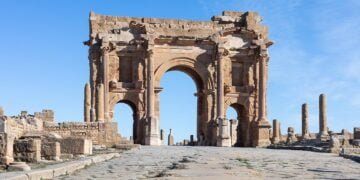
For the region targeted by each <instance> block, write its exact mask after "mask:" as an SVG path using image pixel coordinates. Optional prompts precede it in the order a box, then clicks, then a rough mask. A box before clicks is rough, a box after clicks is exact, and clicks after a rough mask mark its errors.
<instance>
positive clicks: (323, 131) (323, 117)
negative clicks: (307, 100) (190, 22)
mask: <svg viewBox="0 0 360 180" xmlns="http://www.w3.org/2000/svg"><path fill="white" fill-rule="evenodd" d="M319 120H320V121H319V123H320V124H319V128H320V129H319V133H320V135H328V130H327V114H326V96H325V94H321V95H320V97H319Z"/></svg>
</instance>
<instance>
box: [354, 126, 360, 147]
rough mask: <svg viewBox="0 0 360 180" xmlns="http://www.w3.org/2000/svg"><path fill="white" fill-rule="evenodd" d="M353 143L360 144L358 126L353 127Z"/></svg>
mask: <svg viewBox="0 0 360 180" xmlns="http://www.w3.org/2000/svg"><path fill="white" fill-rule="evenodd" d="M353 145H355V146H360V127H354V139H353Z"/></svg>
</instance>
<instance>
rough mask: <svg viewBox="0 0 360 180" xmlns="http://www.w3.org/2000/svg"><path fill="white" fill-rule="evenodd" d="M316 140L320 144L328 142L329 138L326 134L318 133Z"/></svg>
mask: <svg viewBox="0 0 360 180" xmlns="http://www.w3.org/2000/svg"><path fill="white" fill-rule="evenodd" d="M317 139H318V141H320V142H326V141H329V140H330V136H329V134H326V133H320V134H318V136H317Z"/></svg>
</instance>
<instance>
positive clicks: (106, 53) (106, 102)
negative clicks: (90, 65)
mask: <svg viewBox="0 0 360 180" xmlns="http://www.w3.org/2000/svg"><path fill="white" fill-rule="evenodd" d="M109 52H110V47H109V46H104V47H102V61H103V62H102V65H103V66H102V68H103V84H104V120H105V121H110V116H109V79H108V76H109V72H108V69H109Z"/></svg>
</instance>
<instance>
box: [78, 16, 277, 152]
mask: <svg viewBox="0 0 360 180" xmlns="http://www.w3.org/2000/svg"><path fill="white" fill-rule="evenodd" d="M260 22H261V17H260V16H259V15H258V14H257V13H256V12H230V11H224V12H223V14H222V15H221V16H214V17H212V19H211V21H189V20H175V19H159V18H133V17H117V16H103V15H98V14H95V13H93V12H91V13H90V37H89V40H88V41H86V42H85V44H86V45H88V46H89V65H90V84H89V85H88V86H87V87H88V88H89V89H88V90H86V91H85V97H86V98H87V99H86V100H85V121H87V122H93V121H102V122H110V121H111V120H112V114H113V106H114V105H115V104H116V103H117V102H119V101H129V102H132V103H133V104H134V105H135V106H136V109H137V116H136V117H137V118H136V119H137V121H138V122H137V123H135V124H136V126H138V127H136V128H137V129H138V130H139V131H137V133H139V134H138V135H137V137H138V138H139V139H137V140H135V142H139V143H142V144H148V145H158V144H160V141H159V131H160V130H159V123H160V120H159V103H160V102H159V96H158V93H159V92H160V91H161V87H160V86H159V85H160V83H159V81H160V79H161V75H162V74H163V73H164V72H166V71H169V70H174V68H179V67H186V68H185V70H186V71H188V72H192V73H194V74H192V77H196V78H198V79H199V80H198V81H201V84H202V85H201V88H198V92H197V93H196V95H197V97H198V119H197V121H198V122H197V124H198V127H197V131H198V134H197V136H198V139H199V140H200V141H201V142H199V144H200V145H218V146H230V144H231V143H230V142H229V132H228V125H227V124H228V123H227V121H226V117H225V109H226V108H227V107H226V106H227V104H228V103H230V102H231V103H238V104H241V105H242V106H243V107H245V108H246V111H247V112H246V114H247V117H246V120H245V122H247V123H248V127H249V128H248V129H249V134H250V135H249V136H247V137H246V138H248V139H247V140H246V142H249V143H248V144H247V146H262V145H266V144H268V143H269V142H270V141H269V137H268V136H269V133H268V130H269V127H270V125H269V123H268V120H267V117H266V114H267V113H266V108H267V105H266V89H267V83H266V81H267V63H268V59H269V57H268V51H267V48H268V47H269V46H270V45H272V42H271V41H270V40H269V39H268V30H267V27H265V26H263V25H262V24H261V23H260ZM180 70H183V69H180ZM185 70H183V71H185ZM174 116H175V115H174ZM200 136H201V137H200Z"/></svg>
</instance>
